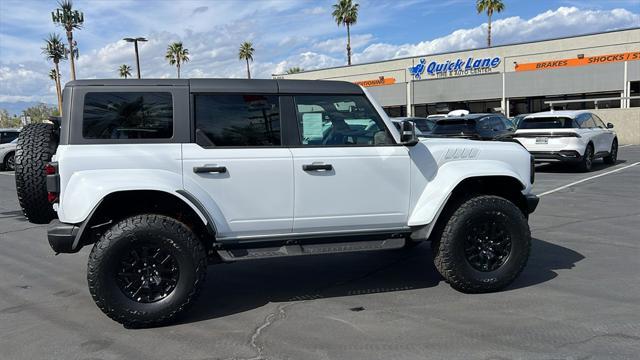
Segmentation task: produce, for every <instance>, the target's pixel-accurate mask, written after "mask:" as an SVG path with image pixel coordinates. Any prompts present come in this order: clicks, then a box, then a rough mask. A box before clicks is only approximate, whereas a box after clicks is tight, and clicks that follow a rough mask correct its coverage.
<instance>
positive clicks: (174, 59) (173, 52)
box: [164, 41, 189, 79]
mask: <svg viewBox="0 0 640 360" xmlns="http://www.w3.org/2000/svg"><path fill="white" fill-rule="evenodd" d="M164 57H165V59H167V60H168V61H169V64H170V65H175V66H176V67H177V68H178V79H180V64H184V63H186V62H188V61H189V49H186V48H184V47H182V41H181V42H174V43H172V44H169V46H168V47H167V54H166V55H165V56H164Z"/></svg>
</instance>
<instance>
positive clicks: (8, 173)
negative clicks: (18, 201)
mask: <svg viewBox="0 0 640 360" xmlns="http://www.w3.org/2000/svg"><path fill="white" fill-rule="evenodd" d="M0 175H7V176H14V175H15V173H14V172H13V171H11V172H0Z"/></svg>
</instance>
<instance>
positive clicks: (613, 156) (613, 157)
mask: <svg viewBox="0 0 640 360" xmlns="http://www.w3.org/2000/svg"><path fill="white" fill-rule="evenodd" d="M617 160H618V139H617V138H614V139H613V141H612V142H611V150H610V151H609V155H607V156H605V157H604V158H602V161H604V163H605V164H608V165H613V164H615V163H616V161H617Z"/></svg>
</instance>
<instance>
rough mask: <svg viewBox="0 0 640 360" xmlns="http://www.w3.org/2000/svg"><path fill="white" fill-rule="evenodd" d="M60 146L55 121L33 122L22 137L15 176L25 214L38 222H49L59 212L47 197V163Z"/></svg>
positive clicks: (16, 155) (19, 139) (18, 146)
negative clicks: (46, 122) (48, 122)
mask: <svg viewBox="0 0 640 360" xmlns="http://www.w3.org/2000/svg"><path fill="white" fill-rule="evenodd" d="M57 147H58V134H57V131H56V130H55V127H54V126H53V125H52V124H45V123H40V124H29V125H27V126H25V127H24V128H23V129H22V131H21V132H20V136H19V137H18V144H17V146H16V154H15V168H16V169H15V177H16V192H17V193H18V201H19V202H20V207H21V208H22V212H23V214H24V216H25V217H26V218H27V220H29V221H30V222H32V223H34V224H47V223H49V222H50V221H51V220H53V219H55V218H56V212H55V211H54V210H53V207H52V205H51V204H50V203H49V200H48V199H47V174H46V173H45V165H46V164H47V163H48V162H49V161H51V157H52V156H53V154H55V152H56V148H57Z"/></svg>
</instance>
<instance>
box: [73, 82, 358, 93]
mask: <svg viewBox="0 0 640 360" xmlns="http://www.w3.org/2000/svg"><path fill="white" fill-rule="evenodd" d="M66 86H70V87H80V86H188V87H189V89H190V91H191V92H209V93H216V92H225V93H234V92H249V93H273V94H276V93H280V94H289V93H291V94H296V93H304V94H362V93H363V91H362V88H361V87H360V86H359V85H356V84H353V83H350V82H347V81H331V80H289V79H286V80H285V79H90V80H75V81H70V82H68V83H67V84H66Z"/></svg>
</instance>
